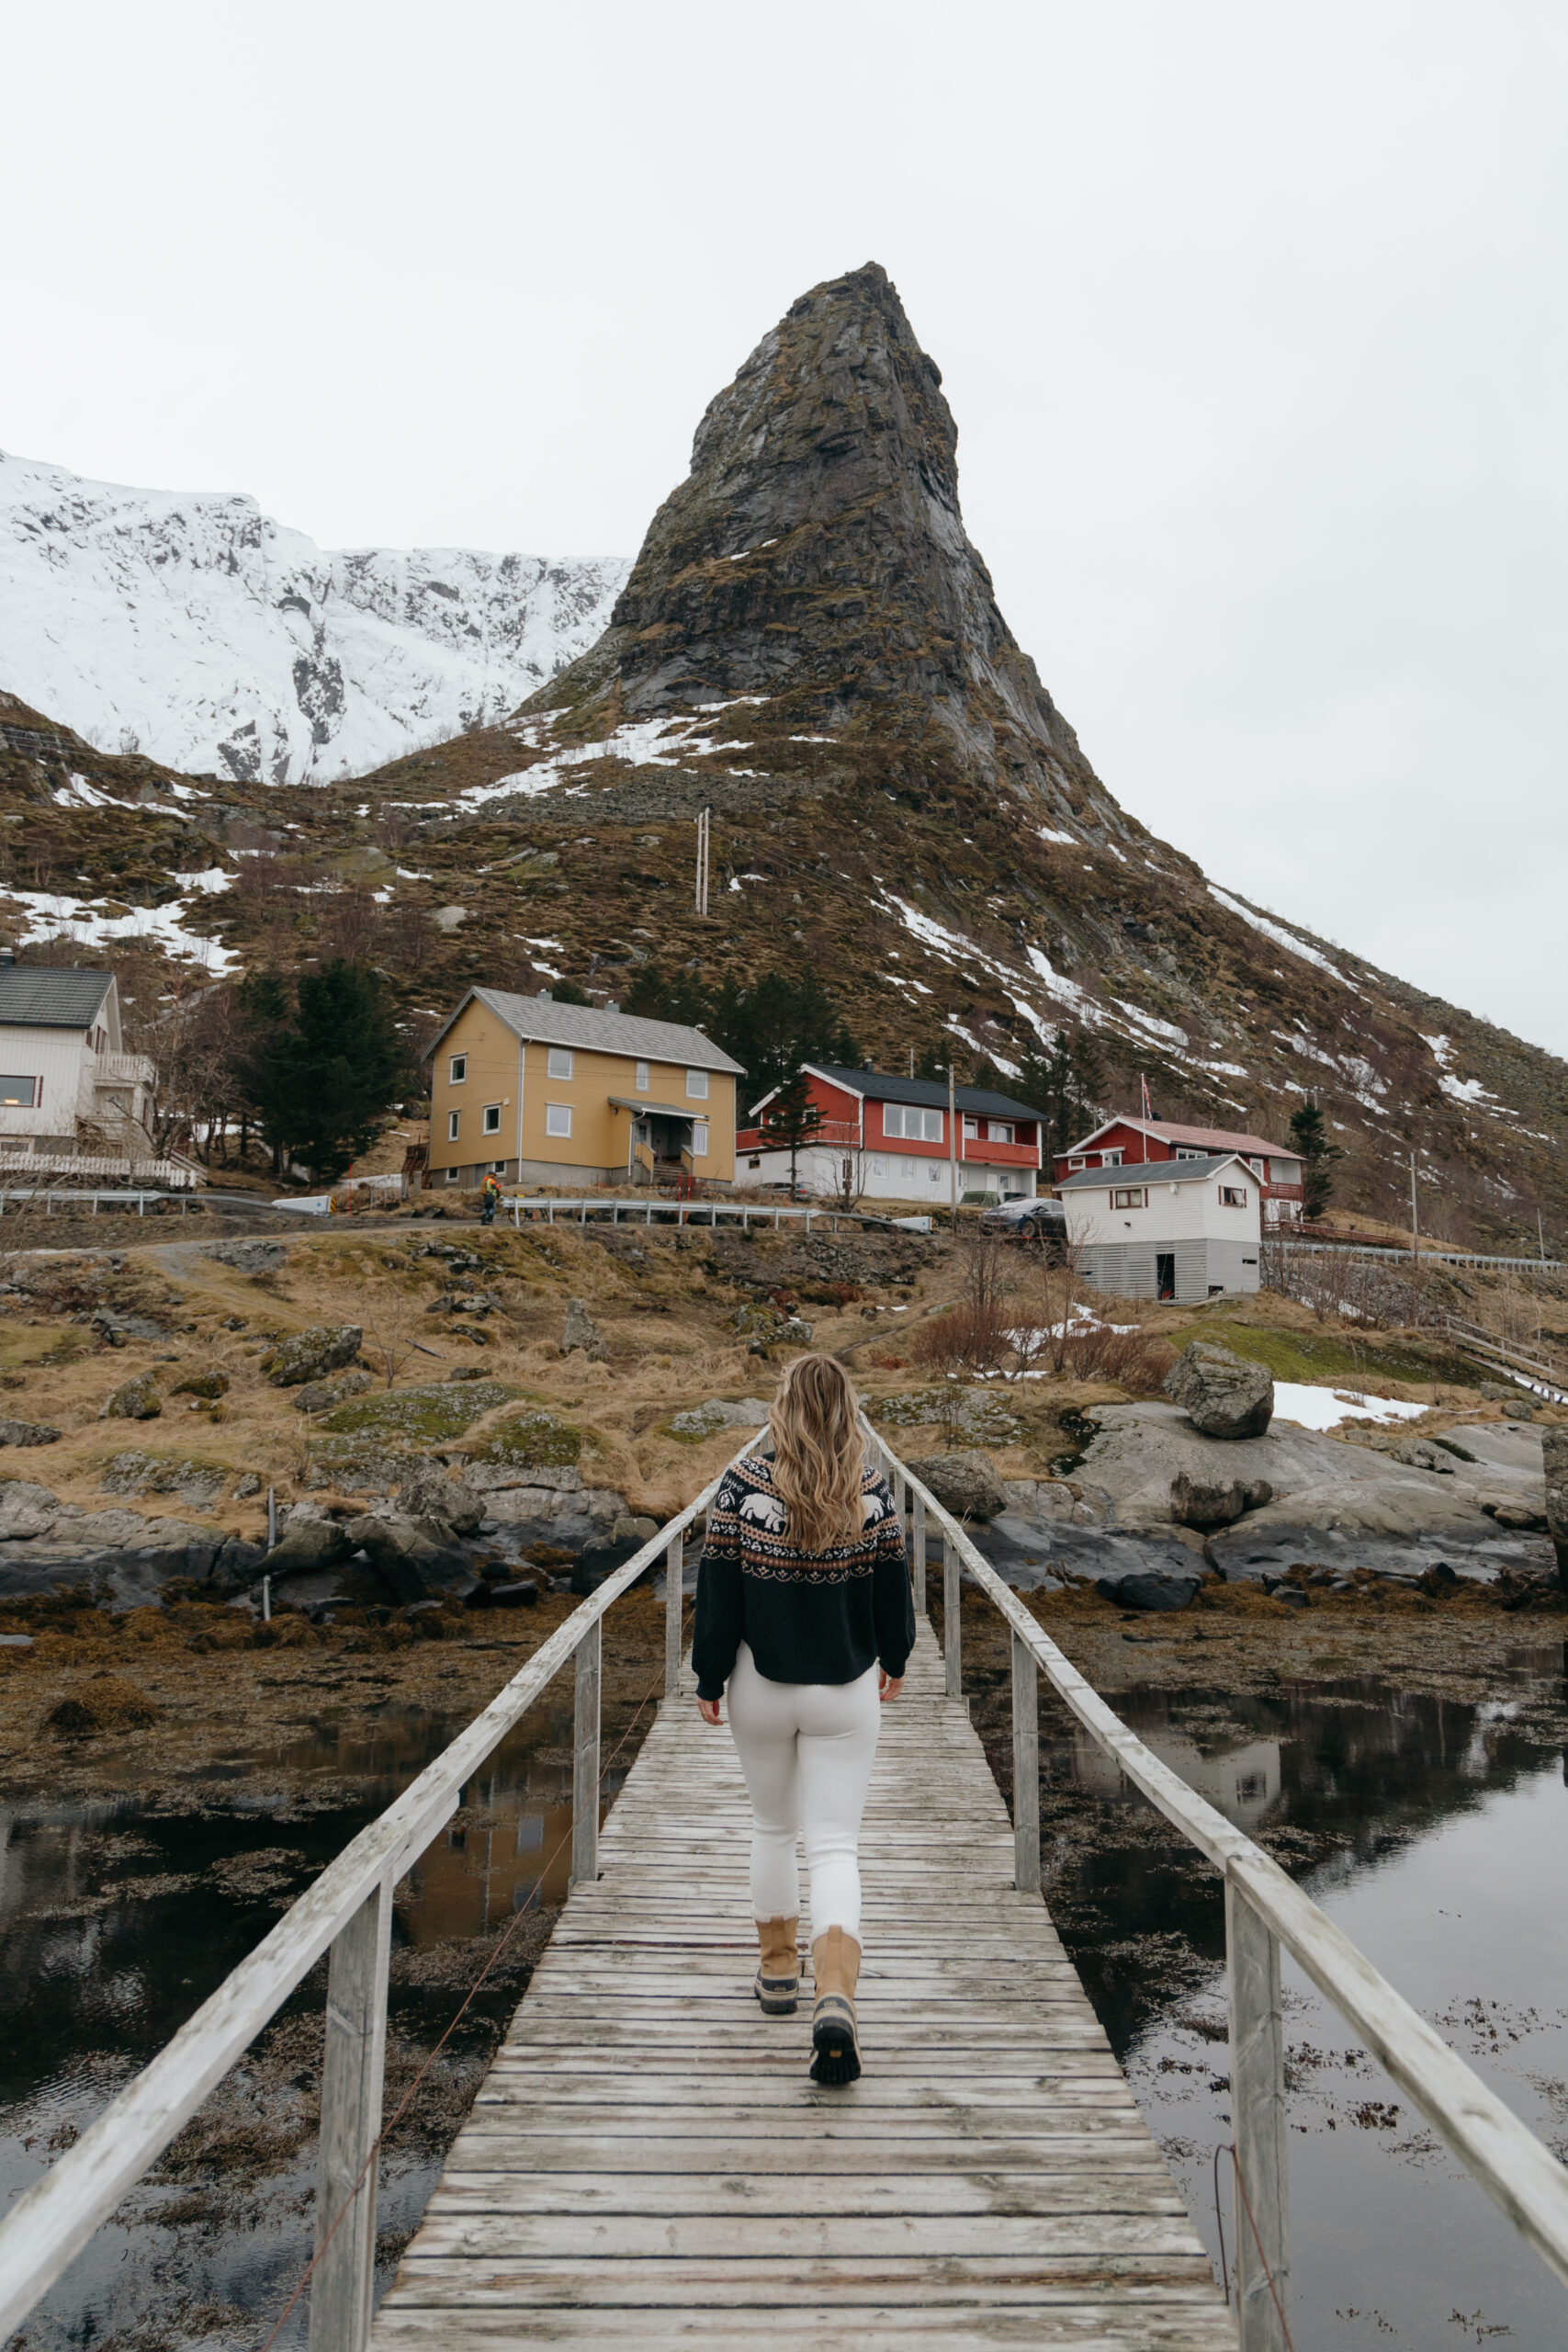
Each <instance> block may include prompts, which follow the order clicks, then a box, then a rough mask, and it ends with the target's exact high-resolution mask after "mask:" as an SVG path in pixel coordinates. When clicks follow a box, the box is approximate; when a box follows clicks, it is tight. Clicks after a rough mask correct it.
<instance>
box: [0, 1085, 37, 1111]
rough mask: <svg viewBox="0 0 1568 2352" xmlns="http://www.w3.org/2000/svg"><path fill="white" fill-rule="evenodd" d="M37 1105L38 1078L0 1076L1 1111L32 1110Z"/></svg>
mask: <svg viewBox="0 0 1568 2352" xmlns="http://www.w3.org/2000/svg"><path fill="white" fill-rule="evenodd" d="M37 1105H38V1080H37V1079H36V1078H0V1111H31V1110H34V1109H36V1108H37Z"/></svg>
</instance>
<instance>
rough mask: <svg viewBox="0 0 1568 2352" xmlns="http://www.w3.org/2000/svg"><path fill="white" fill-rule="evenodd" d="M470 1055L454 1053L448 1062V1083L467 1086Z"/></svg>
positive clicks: (449, 1084)
mask: <svg viewBox="0 0 1568 2352" xmlns="http://www.w3.org/2000/svg"><path fill="white" fill-rule="evenodd" d="M446 1083H447V1085H448V1086H466V1085H467V1084H468V1056H467V1054H453V1055H452V1056H451V1057H450V1059H449V1060H448V1061H447V1064H446Z"/></svg>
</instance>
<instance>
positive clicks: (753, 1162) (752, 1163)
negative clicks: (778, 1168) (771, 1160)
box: [746, 1159, 762, 1168]
mask: <svg viewBox="0 0 1568 2352" xmlns="http://www.w3.org/2000/svg"><path fill="white" fill-rule="evenodd" d="M761 1164H762V1163H761V1160H760V1159H749V1160H748V1161H747V1162H746V1165H747V1167H748V1168H761Z"/></svg>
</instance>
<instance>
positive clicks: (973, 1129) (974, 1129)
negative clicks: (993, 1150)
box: [964, 1113, 980, 1143]
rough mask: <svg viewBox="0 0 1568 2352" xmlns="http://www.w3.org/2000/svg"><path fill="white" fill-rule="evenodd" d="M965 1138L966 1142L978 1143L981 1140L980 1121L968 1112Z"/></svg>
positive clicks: (965, 1121) (965, 1118)
mask: <svg viewBox="0 0 1568 2352" xmlns="http://www.w3.org/2000/svg"><path fill="white" fill-rule="evenodd" d="M979 1140H980V1122H979V1120H978V1119H972V1118H971V1117H970V1116H969V1115H968V1114H967V1113H965V1114H964V1142H965V1143H978V1142H979Z"/></svg>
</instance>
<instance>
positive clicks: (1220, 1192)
mask: <svg viewBox="0 0 1568 2352" xmlns="http://www.w3.org/2000/svg"><path fill="white" fill-rule="evenodd" d="M1056 1190H1057V1193H1059V1194H1060V1196H1061V1200H1062V1204H1063V1205H1064V1207H1065V1208H1066V1213H1067V1247H1068V1249H1069V1250H1071V1251H1072V1253H1073V1256H1074V1258H1075V1261H1076V1262H1077V1268H1078V1271H1079V1272H1080V1274H1081V1275H1082V1277H1083V1280H1084V1281H1085V1282H1086V1283H1089V1285H1090V1286H1091V1287H1092V1288H1094V1289H1096V1290H1106V1291H1111V1292H1113V1293H1114V1295H1116V1296H1117V1297H1118V1298H1169V1299H1176V1300H1178V1301H1179V1302H1180V1303H1182V1304H1183V1305H1185V1304H1187V1303H1188V1302H1190V1301H1192V1302H1195V1301H1197V1300H1200V1299H1206V1298H1216V1297H1220V1296H1222V1295H1231V1294H1233V1293H1237V1292H1243V1293H1245V1292H1247V1291H1255V1290H1257V1289H1258V1286H1259V1282H1260V1276H1259V1272H1258V1260H1259V1258H1260V1256H1261V1254H1262V1251H1261V1242H1262V1238H1263V1229H1262V1196H1263V1185H1262V1182H1261V1181H1260V1179H1259V1177H1258V1171H1257V1170H1256V1168H1254V1167H1253V1166H1252V1165H1251V1163H1250V1161H1248V1160H1247V1159H1243V1158H1242V1157H1241V1155H1240V1154H1239V1153H1237V1152H1213V1153H1210V1154H1206V1155H1203V1156H1201V1157H1197V1156H1194V1157H1193V1158H1191V1159H1149V1160H1142V1161H1136V1162H1134V1163H1133V1164H1131V1165H1124V1166H1116V1165H1114V1164H1112V1165H1111V1166H1110V1167H1106V1168H1084V1169H1080V1170H1078V1171H1077V1173H1076V1174H1074V1175H1071V1176H1067V1177H1065V1178H1063V1180H1062V1181H1061V1182H1059V1183H1058V1184H1057V1186H1056Z"/></svg>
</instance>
